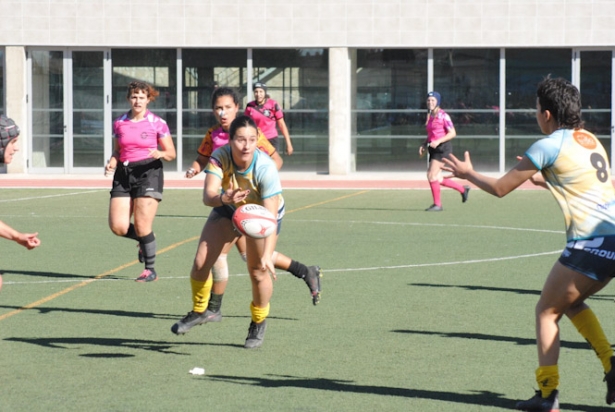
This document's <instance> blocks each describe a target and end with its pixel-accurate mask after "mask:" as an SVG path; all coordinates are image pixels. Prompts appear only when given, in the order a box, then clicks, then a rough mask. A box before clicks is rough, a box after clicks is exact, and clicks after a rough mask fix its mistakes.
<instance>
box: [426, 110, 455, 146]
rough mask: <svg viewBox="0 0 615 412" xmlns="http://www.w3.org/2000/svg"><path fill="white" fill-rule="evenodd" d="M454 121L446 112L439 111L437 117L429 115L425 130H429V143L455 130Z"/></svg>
mask: <svg viewBox="0 0 615 412" xmlns="http://www.w3.org/2000/svg"><path fill="white" fill-rule="evenodd" d="M454 127H455V126H453V121H452V120H451V117H450V116H449V115H448V113H446V112H445V111H444V110H442V109H440V110H438V113H436V114H435V115H429V119H427V124H426V125H425V128H426V129H427V141H428V142H433V141H434V140H438V139H439V138H441V137H444V136H445V135H446V134H447V133H448V132H449V130H451V129H453V128H454Z"/></svg>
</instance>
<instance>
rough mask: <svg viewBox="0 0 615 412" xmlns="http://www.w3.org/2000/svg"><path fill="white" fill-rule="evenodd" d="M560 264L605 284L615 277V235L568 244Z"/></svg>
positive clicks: (574, 241) (560, 258)
mask: <svg viewBox="0 0 615 412" xmlns="http://www.w3.org/2000/svg"><path fill="white" fill-rule="evenodd" d="M559 262H560V263H561V264H562V265H564V266H566V267H567V268H570V269H572V270H575V271H577V272H579V273H582V274H584V275H585V276H587V277H588V278H591V279H594V280H597V281H599V282H604V281H605V280H607V279H608V278H612V277H614V276H615V235H613V236H604V237H595V238H593V239H586V240H573V241H571V242H568V244H567V245H566V248H565V249H564V251H563V252H562V254H561V256H560V257H559Z"/></svg>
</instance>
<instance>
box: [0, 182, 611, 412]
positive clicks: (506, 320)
mask: <svg viewBox="0 0 615 412" xmlns="http://www.w3.org/2000/svg"><path fill="white" fill-rule="evenodd" d="M284 195H285V199H286V205H287V206H286V207H287V215H286V217H285V218H284V223H283V229H282V234H281V237H280V240H279V242H278V247H277V250H279V251H281V252H282V253H284V254H286V255H289V256H292V257H293V258H295V259H297V260H299V261H301V262H303V263H305V264H308V265H312V264H318V265H320V266H321V267H322V271H323V275H324V277H323V279H322V288H323V293H322V301H321V303H320V304H319V305H318V306H316V307H314V306H313V305H312V303H311V298H310V296H309V291H308V288H307V286H306V285H305V284H304V282H303V281H301V280H298V279H296V278H294V277H293V276H291V275H290V274H288V273H286V272H283V271H278V280H277V281H276V282H275V284H274V295H273V299H272V303H271V314H270V317H269V320H268V329H267V334H266V337H265V343H264V345H263V347H262V348H260V349H257V350H245V349H243V343H244V340H245V337H246V334H247V329H248V325H249V322H250V311H249V303H250V299H251V291H250V282H249V279H248V277H247V275H246V273H247V271H246V268H245V264H244V263H243V262H242V261H241V260H240V258H239V255H238V254H237V253H236V251H233V252H231V254H229V266H230V273H231V277H230V282H229V286H228V289H227V292H226V294H225V297H224V301H223V307H222V313H223V315H224V319H223V321H222V322H220V323H213V324H207V325H202V326H198V327H195V328H194V329H192V330H191V331H190V332H189V333H187V334H186V335H184V336H176V335H174V334H172V333H171V332H170V328H171V326H172V325H173V323H175V322H176V321H177V320H178V319H180V318H181V317H182V316H184V315H185V314H186V312H188V311H189V310H191V297H190V285H189V281H188V274H189V270H190V267H191V264H192V259H193V257H194V252H195V250H196V245H197V239H198V236H199V234H200V231H201V228H202V225H203V223H204V221H205V217H206V216H207V214H208V213H209V208H206V207H205V206H203V205H202V203H201V192H200V191H199V190H166V191H165V199H164V201H163V202H162V203H161V204H160V208H159V211H158V217H157V218H156V220H155V222H154V227H155V232H156V236H157V242H158V249H159V254H158V257H157V261H156V269H157V272H158V275H159V280H158V281H157V282H153V283H148V284H140V283H136V282H134V281H133V279H134V278H135V277H136V276H137V275H139V273H140V272H141V270H142V264H139V263H138V262H137V260H136V258H137V248H136V242H134V241H130V240H127V239H124V238H119V237H116V236H114V235H113V234H112V233H111V232H110V230H109V229H108V227H107V207H108V198H109V195H108V190H87V189H68V190H52V189H45V190H41V189H37V190H25V189H10V190H2V192H1V195H0V199H1V200H0V219H1V220H3V221H5V222H7V223H9V224H10V225H11V226H13V227H15V228H16V229H18V230H20V231H23V232H34V231H38V232H39V237H40V238H41V241H42V245H41V246H40V247H39V248H38V249H35V250H32V251H27V250H26V249H25V248H23V247H20V246H18V245H17V244H15V243H13V242H8V241H6V240H0V244H1V245H2V246H1V247H2V258H1V260H0V270H2V271H3V272H4V276H3V279H4V286H3V288H2V290H1V291H0V348H1V349H0V411H31V410H34V409H36V410H44V411H214V410H215V411H250V412H258V411H267V412H268V411H301V412H307V411H444V410H446V411H497V410H506V409H512V408H514V404H515V402H516V401H517V400H520V399H526V398H529V397H530V396H532V395H533V390H534V389H535V387H536V384H535V382H534V370H535V368H536V366H537V359H536V348H535V341H534V305H535V303H536V301H537V299H538V296H539V293H540V292H539V291H540V289H541V287H542V284H543V282H544V280H545V278H546V275H547V273H548V271H549V269H550V268H551V266H552V264H553V262H554V261H555V260H556V259H557V257H558V256H559V253H560V251H561V249H562V248H563V246H564V244H565V236H564V233H563V218H562V216H561V213H560V211H559V208H558V207H557V205H556V203H555V201H554V200H553V199H552V198H551V195H550V194H549V193H548V192H547V191H546V190H536V191H534V190H532V191H517V192H513V193H512V194H510V195H509V196H507V197H505V198H504V199H496V198H493V197H491V196H489V195H487V194H485V193H483V192H480V191H479V190H476V189H475V190H472V191H471V193H470V200H469V201H468V203H466V204H462V203H461V201H460V198H459V194H458V193H456V192H453V191H451V190H447V189H445V190H444V191H443V202H444V209H445V210H444V212H442V213H426V212H424V209H425V207H427V206H429V205H430V204H431V194H430V192H429V191H426V190H412V191H410V190H397V191H385V190H371V191H366V190H345V191H342V190H322V191H316V190H286V191H285V192H284ZM588 303H589V304H590V305H591V306H592V307H593V309H594V310H595V312H596V314H597V315H598V317H599V318H600V320H601V322H602V325H603V326H604V328H605V330H606V332H607V336H609V338H610V339H611V340H612V341H615V330H614V328H613V325H614V321H615V304H614V303H613V289H611V288H610V287H609V288H606V289H605V291H603V292H602V293H601V294H600V295H598V296H596V297H594V298H592V299H590V300H589V301H588ZM560 325H561V339H562V351H561V357H560V373H561V385H560V402H561V408H562V410H564V411H573V410H574V411H586V412H594V411H603V410H605V409H606V408H607V406H606V404H605V403H604V395H605V388H606V386H605V384H604V383H603V382H602V377H603V375H602V368H601V365H600V363H599V361H598V360H597V358H596V357H595V355H594V353H593V351H592V350H591V349H589V347H588V345H587V344H586V343H585V342H584V341H583V339H582V338H581V336H580V335H579V334H578V333H577V332H576V330H575V329H574V327H573V326H572V325H571V324H570V322H569V321H568V319H563V320H562V321H561V323H560ZM194 367H202V368H204V369H205V370H206V374H205V375H203V376H194V375H190V374H189V373H188V371H189V370H190V369H192V368H194Z"/></svg>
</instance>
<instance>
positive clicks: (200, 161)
mask: <svg viewBox="0 0 615 412" xmlns="http://www.w3.org/2000/svg"><path fill="white" fill-rule="evenodd" d="M207 162H209V156H203V155H202V154H200V153H199V155H198V156H197V158H196V159H194V162H192V166H190V169H188V170H186V177H187V178H188V179H192V178H193V177H194V176H196V175H198V174H199V173H201V172H202V171H203V169H205V166H207Z"/></svg>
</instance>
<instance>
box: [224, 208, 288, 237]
mask: <svg viewBox="0 0 615 412" xmlns="http://www.w3.org/2000/svg"><path fill="white" fill-rule="evenodd" d="M233 225H234V226H235V229H237V231H238V232H239V233H241V234H242V235H246V236H249V237H252V238H255V239H262V238H265V237H267V236H269V235H271V234H273V233H275V231H276V230H277V229H278V220H277V219H276V217H275V216H273V215H272V214H271V212H270V211H269V210H267V209H266V208H265V207H263V206H261V205H256V204H252V203H250V204H247V205H242V206H240V207H238V208H237V210H235V213H233Z"/></svg>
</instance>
